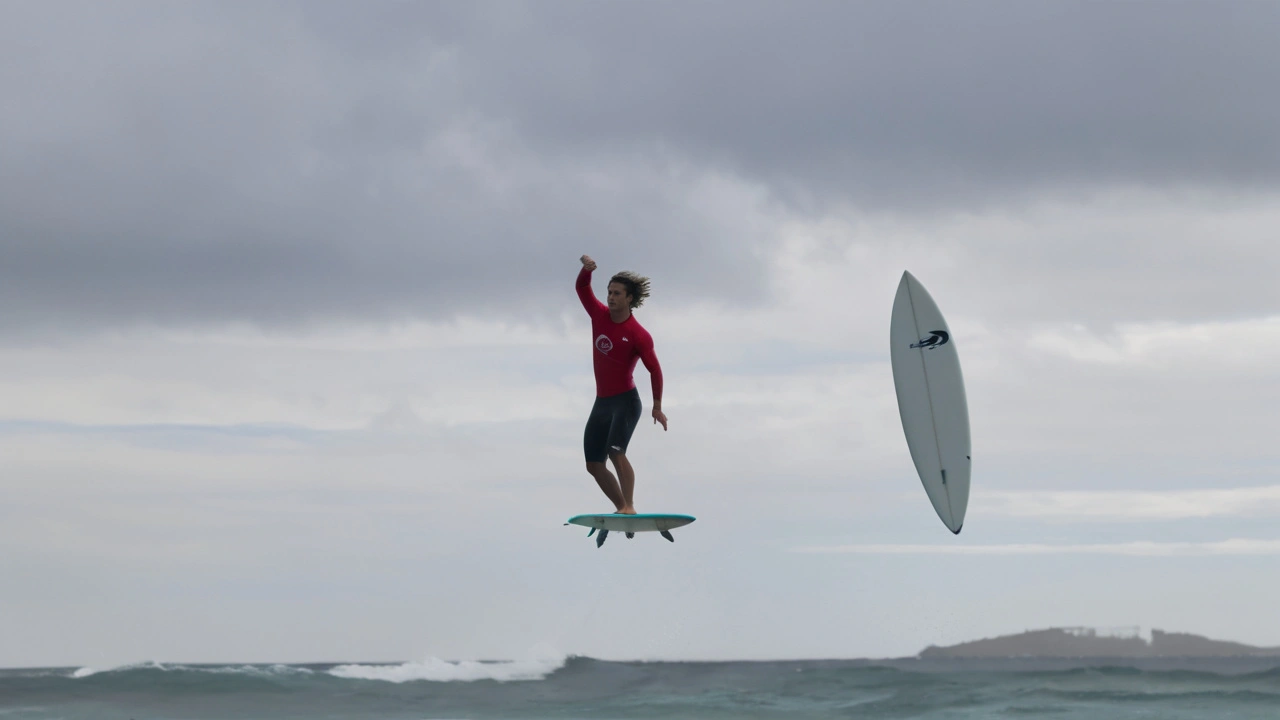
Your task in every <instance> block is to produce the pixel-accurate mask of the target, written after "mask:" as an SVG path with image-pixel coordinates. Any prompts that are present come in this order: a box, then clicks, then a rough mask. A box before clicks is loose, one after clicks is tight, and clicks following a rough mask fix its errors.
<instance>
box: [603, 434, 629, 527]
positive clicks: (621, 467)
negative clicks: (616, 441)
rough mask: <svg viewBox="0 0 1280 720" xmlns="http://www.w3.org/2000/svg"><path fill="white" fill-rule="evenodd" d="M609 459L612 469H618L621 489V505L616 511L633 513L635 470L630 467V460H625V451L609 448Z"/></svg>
mask: <svg viewBox="0 0 1280 720" xmlns="http://www.w3.org/2000/svg"><path fill="white" fill-rule="evenodd" d="M609 459H610V460H612V461H613V469H614V470H617V471H618V486H619V489H620V490H621V491H622V505H621V506H620V507H619V508H618V512H620V513H622V514H623V515H635V514H636V508H635V506H634V505H633V504H632V503H633V497H634V495H635V491H636V472H635V470H632V469H631V462H630V461H629V460H627V454H626V453H623V452H618V451H616V450H612V449H610V451H609ZM605 472H608V471H607V470H606V471H605Z"/></svg>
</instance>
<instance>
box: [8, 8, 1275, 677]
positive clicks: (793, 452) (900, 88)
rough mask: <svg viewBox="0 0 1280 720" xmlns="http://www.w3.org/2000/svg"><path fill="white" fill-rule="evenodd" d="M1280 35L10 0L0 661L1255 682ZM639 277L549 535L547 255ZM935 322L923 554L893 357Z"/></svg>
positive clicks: (555, 419)
mask: <svg viewBox="0 0 1280 720" xmlns="http://www.w3.org/2000/svg"><path fill="white" fill-rule="evenodd" d="M1278 29H1280V6H1278V5H1276V4H1273V3H1261V2H1202V3H1195V2H1091V3H1083V2H1048V1H1045V2H1034V3H1028V2H1021V1H1018V2H1013V1H1009V2H919V3H911V4H904V3H895V2H858V3H852V2H834V1H832V2H823V1H819V0H805V2H799V3H776V2H754V1H751V0H734V1H733V2H727V1H726V2H713V1H710V0H701V1H694V2H688V1H682V2H665V1H662V0H654V1H653V2H646V3H595V2H586V1H581V2H567V1H562V0H540V1H539V2H516V1H515V0H509V1H504V2H466V3H462V2H456V3H444V2H438V3H410V2H390V1H385V0H384V1H381V2H368V3H361V4H358V5H357V4H352V3H342V2H329V1H327V0H307V1H306V2H261V3H214V2H158V1H156V2H134V1H132V0H119V1H118V2H113V3H109V4H104V3H97V2H87V1H86V2H80V1H77V0H60V1H59V2H34V1H25V0H14V1H11V2H5V3H2V4H0V109H2V111H0V307H3V312H0V500H2V502H0V577H3V578H4V582H3V586H2V588H3V589H2V591H0V666H6V667H20V666H54V665H56V666H80V667H92V668H98V669H101V668H107V667H115V666H120V665H123V664H128V663H136V662H145V661H156V662H326V661H332V662H354V661H370V662H376V661H386V662H419V663H420V662H426V661H429V660H432V659H443V660H449V661H458V660H472V659H513V660H519V659H523V658H529V657H544V656H547V655H553V656H560V657H563V656H567V655H589V656H592V657H596V658H603V659H769V658H855V657H899V656H909V655H914V654H915V653H917V652H919V651H920V650H922V649H923V648H925V647H926V646H928V645H946V644H953V643H958V642H963V641H968V640H974V639H978V638H983V637H993V636H996V635H1002V634H1009V633H1016V632H1021V631H1024V630H1029V629H1038V628H1045V627H1057V626H1094V627H1099V628H1114V627H1129V626H1139V627H1142V628H1144V629H1145V631H1147V632H1149V630H1150V628H1159V629H1163V630H1167V631H1177V632H1192V633H1197V634H1203V635H1207V636H1209V637H1214V638H1218V639H1224V640H1235V641H1240V642H1247V643H1251V644H1256V645H1265V646H1280V625H1277V623H1276V622H1275V610H1274V608H1275V603H1276V599H1277V598H1278V597H1280V572H1277V570H1280V529H1278V528H1277V520H1280V451H1277V449H1276V447H1277V446H1276V443H1275V431H1276V428H1277V415H1276V407H1277V406H1280V376H1278V375H1277V371H1276V368H1277V367H1280V286H1278V285H1277V284H1276V282H1275V278H1276V277H1280V243H1277V239H1278V235H1280V135H1278V134H1277V133H1276V132H1275V128H1276V127H1280V96H1278V95H1277V94H1276V93H1274V92H1271V91H1270V89H1271V88H1274V87H1276V86H1278V85H1280V46H1277V44H1276V43H1275V42H1274V38H1275V36H1276V32H1277V30H1278ZM583 254H588V255H590V256H592V257H593V258H594V259H595V260H596V261H597V262H598V263H599V265H600V271H598V272H597V277H596V278H595V284H594V289H595V291H596V293H597V294H598V295H600V296H603V292H604V287H603V282H604V280H606V279H607V277H608V275H609V274H611V273H612V272H615V271H618V270H623V269H628V270H633V271H636V272H639V273H641V274H643V275H646V276H649V277H651V278H652V287H653V290H652V295H651V297H650V298H649V299H648V300H647V301H646V302H645V304H644V305H643V307H641V308H640V309H638V310H637V311H636V317H637V319H638V320H640V322H641V323H642V324H643V325H644V326H645V327H646V328H647V329H648V330H649V331H650V332H651V334H652V335H653V337H654V339H655V348H656V352H657V355H658V358H659V360H660V362H661V364H662V368H663V373H664V376H665V390H664V395H663V410H664V411H665V413H666V415H667V417H668V418H669V429H668V430H667V431H666V432H664V431H662V429H661V427H660V426H656V425H654V424H653V423H652V422H651V421H650V420H649V419H648V413H649V409H650V408H651V398H650V394H649V389H650V386H649V376H648V374H647V372H646V371H645V370H644V369H643V367H642V366H641V367H638V368H637V370H636V375H635V379H636V383H637V385H638V387H639V388H640V391H641V397H642V399H643V401H644V405H645V411H644V412H645V415H644V416H643V417H642V421H641V423H640V425H639V427H638V428H637V430H636V432H635V436H634V437H633V439H632V442H631V446H630V448H629V451H628V456H629V457H630V459H631V462H632V464H633V465H634V466H635V468H636V473H637V481H636V506H637V508H638V509H639V510H640V511H642V512H645V511H648V512H680V513H688V514H691V515H694V516H696V517H697V518H698V520H697V522H695V523H694V524H692V525H690V526H688V527H686V528H682V529H680V530H678V531H676V533H675V537H676V542H675V543H674V544H671V543H667V542H665V541H663V540H662V539H660V538H658V537H656V536H655V535H651V534H650V535H640V536H638V537H636V538H635V539H633V540H627V539H625V538H622V537H611V538H610V539H609V541H608V542H607V543H606V544H605V545H604V546H603V547H602V548H599V549H597V548H596V546H595V544H594V539H588V538H587V537H586V536H585V534H586V533H585V531H584V530H583V529H582V528H578V527H576V526H573V527H565V526H564V524H563V523H564V520H565V519H567V518H568V517H570V516H572V515H576V514H579V513H584V512H603V511H608V510H609V509H611V508H610V505H609V503H608V501H607V500H606V499H605V498H604V496H603V495H602V494H601V493H600V491H599V490H598V489H597V488H596V486H595V483H594V482H593V481H592V479H591V477H590V476H589V475H588V474H587V473H586V471H585V469H584V466H583V457H582V430H583V425H584V423H585V420H586V417H587V414H588V412H589V410H590V407H591V403H592V401H593V398H594V393H595V391H594V381H593V378H592V370H591V353H592V352H593V349H592V344H591V335H590V325H589V322H588V319H587V317H586V314H585V312H584V311H583V309H582V307H581V305H580V304H579V303H578V300H577V297H576V295H575V294H574V290H573V282H574V278H575V277H576V274H577V272H578V270H579V268H580V263H579V257H580V256H581V255H583ZM904 271H910V272H911V273H912V274H913V275H914V276H915V277H916V278H918V279H919V280H920V282H921V283H922V284H923V285H924V286H925V287H926V288H928V290H929V292H930V293H931V295H932V296H933V298H934V299H935V300H936V301H937V302H938V305H939V307H940V308H941V309H942V312H943V313H944V315H945V316H946V318H947V322H948V324H949V325H950V327H951V330H952V333H953V342H955V346H956V350H957V353H958V354H959V357H960V362H961V366H962V370H963V373H964V379H965V387H966V393H967V397H968V404H969V414H970V422H971V428H972V429H971V433H972V445H973V474H972V485H971V494H970V502H969V508H968V512H967V516H966V521H965V525H964V530H963V532H962V533H961V534H960V535H958V536H956V535H952V534H951V533H950V532H949V531H948V530H947V529H946V528H945V527H944V526H943V524H942V523H941V522H940V521H939V519H938V518H937V516H936V514H935V513H934V511H933V509H932V507H931V505H930V504H929V501H928V498H927V497H926V495H925V493H924V490H923V488H922V486H921V484H920V481H919V478H918V477H917V476H916V474H915V469H914V467H913V465H912V463H911V459H910V455H909V453H908V450H907V446H906V442H905V439H904V437H903V434H902V426H901V423H900V420H899V417H898V410H897V404H896V398H895V395H894V388H893V378H892V374H891V372H890V366H889V347H888V336H889V316H890V309H891V307H892V302H893V297H894V292H895V290H896V287H897V284H898V282H899V280H900V278H901V277H902V273H903V272H904Z"/></svg>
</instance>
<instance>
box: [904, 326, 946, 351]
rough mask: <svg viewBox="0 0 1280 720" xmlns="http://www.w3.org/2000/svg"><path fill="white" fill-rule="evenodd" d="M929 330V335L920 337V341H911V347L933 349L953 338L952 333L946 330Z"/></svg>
mask: <svg viewBox="0 0 1280 720" xmlns="http://www.w3.org/2000/svg"><path fill="white" fill-rule="evenodd" d="M929 332H930V335H929V337H927V338H920V342H917V343H911V347H913V348H921V349H928V350H933V349H935V348H938V347H941V346H943V345H946V344H947V342H948V341H950V340H951V335H949V334H948V333H947V331H946V330H930V331H929Z"/></svg>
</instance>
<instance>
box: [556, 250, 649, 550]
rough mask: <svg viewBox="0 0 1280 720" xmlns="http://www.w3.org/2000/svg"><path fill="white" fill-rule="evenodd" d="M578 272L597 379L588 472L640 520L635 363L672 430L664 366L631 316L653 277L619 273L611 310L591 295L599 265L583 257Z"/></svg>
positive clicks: (620, 508)
mask: <svg viewBox="0 0 1280 720" xmlns="http://www.w3.org/2000/svg"><path fill="white" fill-rule="evenodd" d="M581 259H582V270H581V271H579V272H578V282H577V290H578V299H579V300H581V301H582V307H584V308H586V310H587V314H588V315H590V316H591V336H592V337H593V338H595V340H594V349H593V350H592V357H593V358H594V360H593V366H594V368H595V376H596V401H595V405H593V406H592V407H591V415H590V416H589V417H588V418H587V427H586V429H585V430H584V432H583V436H582V449H583V452H584V454H585V455H586V459H587V472H589V473H591V477H593V478H595V479H596V483H597V484H598V485H599V486H600V489H601V490H603V491H604V494H605V495H606V496H608V498H609V500H610V501H612V502H613V505H614V508H616V510H617V512H618V513H619V514H623V515H635V514H636V509H635V507H634V505H633V504H632V494H633V492H634V491H635V484H636V474H635V471H634V470H632V468H631V463H630V462H629V461H628V460H627V444H628V443H629V442H630V441H631V434H632V433H633V432H634V431H635V429H636V423H637V422H639V421H640V414H641V412H642V410H643V408H642V407H641V402H640V392H639V391H638V390H637V389H636V383H635V380H634V379H633V377H632V373H633V372H634V371H635V367H636V360H641V361H643V362H644V366H645V369H647V370H648V371H649V380H650V383H651V384H652V388H653V421H654V423H661V424H662V429H663V430H664V431H665V430H666V429H667V416H666V415H664V414H663V412H662V367H661V366H660V365H658V356H657V355H655V354H654V352H653V337H652V336H650V335H649V331H647V330H645V329H644V328H643V327H641V326H640V323H639V321H637V320H636V318H635V316H634V315H632V314H631V311H632V310H633V309H635V308H638V307H640V305H641V304H642V303H643V302H644V299H645V298H646V297H648V296H649V278H646V277H641V276H639V275H636V274H635V273H632V272H620V273H618V274H617V275H614V276H613V277H612V278H610V279H609V286H608V297H607V299H608V305H605V304H604V303H601V302H600V301H599V300H597V299H596V296H595V293H594V292H592V290H591V273H592V272H594V271H595V269H596V263H595V261H594V260H592V259H591V258H590V257H589V256H587V255H583V256H582V258H581ZM606 457H607V458H608V459H609V460H612V461H613V468H614V470H616V471H617V473H618V476H617V478H614V476H613V473H611V472H609V467H608V466H607V465H605V458H606ZM628 535H630V533H628Z"/></svg>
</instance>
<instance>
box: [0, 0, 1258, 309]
mask: <svg viewBox="0 0 1280 720" xmlns="http://www.w3.org/2000/svg"><path fill="white" fill-rule="evenodd" d="M1278 21H1280V7H1277V6H1274V5H1268V4H1261V3H1257V4H1219V3H1205V4H1183V3H1158V4H1157V3H1153V4H1137V3H1127V4H1118V3H1117V4H1102V3H1063V4H1050V3H1002V4H970V5H963V4H959V3H936V4H901V3H879V4H853V3H835V2H829V3H818V2H811V3H746V2H734V3H727V2H725V3H711V2H703V3H662V2H647V3H587V2H583V3H551V2H538V3H513V2H503V3H448V4H447V3H361V4H356V3H320V2H308V3H297V4H292V3H275V4H225V3H219V4H215V3H208V4H200V3H177V2H173V3H160V2H157V3H152V4H137V3H110V4H99V3H70V2H65V3H56V4H55V3H11V4H7V5H5V6H4V8H3V9H2V10H0V102H3V112H2V113H0V302H2V303H3V305H4V307H5V308H6V312H5V314H4V322H5V323H6V324H7V325H9V326H11V327H12V326H14V325H15V324H20V323H25V322H58V323H62V322H90V323H99V322H108V323H114V322H122V321H124V322H128V321H133V320H152V321H161V322H188V321H203V320H228V319H230V320H237V319H249V320H253V321H257V322H264V323H287V322H297V321H303V320H307V319H313V318H326V317H334V316H349V317H402V316H423V315H435V316H447V315H453V314H457V313H460V312H470V311H483V310H493V309H496V308H505V309H507V310H509V311H517V312H521V313H529V312H536V310H531V309H530V308H531V307H532V308H537V307H543V306H547V305H548V304H555V303H558V302H563V301H564V299H565V296H566V295H567V294H568V293H567V291H566V287H567V284H568V283H569V282H570V281H571V279H572V275H573V272H574V268H575V262H576V258H577V256H578V255H579V254H580V253H582V252H589V253H592V254H594V255H596V256H597V257H598V258H599V259H600V260H601V262H602V264H603V265H604V266H605V268H606V269H611V268H614V267H623V266H628V267H633V268H635V269H638V270H641V271H645V272H649V273H650V274H653V275H656V276H659V277H660V278H661V279H662V283H663V285H665V287H666V288H670V289H674V290H675V292H682V293H689V292H711V293H719V292H724V291H726V290H732V291H734V292H737V293H745V294H748V295H750V294H751V293H754V292H758V291H759V287H760V282H761V278H762V271H761V268H760V266H759V264H758V262H759V261H758V260H757V259H756V258H757V256H756V255H755V254H753V253H752V252H750V250H751V249H754V247H756V246H757V243H758V242H759V241H760V238H758V237H756V236H754V235H753V234H752V231H751V230H752V228H751V227H750V223H749V222H737V223H736V224H735V223H734V222H733V221H732V220H719V219H717V218H720V217H723V218H731V215H732V214H731V213H725V212H723V211H719V212H717V211H715V210H714V209H708V208H707V207H705V206H706V205H707V204H708V202H709V199H708V198H707V197H704V196H699V195H697V194H695V193H693V192H692V189H693V188H695V187H697V180H698V178H699V175H698V173H697V172H696V171H697V169H699V168H702V169H706V170H719V171H723V172H728V173H732V174H734V175H736V176H738V177H741V178H742V179H744V180H746V181H747V182H748V183H758V184H760V185H762V186H765V187H768V188H770V189H771V190H772V191H773V192H775V193H776V194H777V196H778V197H782V198H786V199H789V200H791V201H793V202H795V203H797V204H796V205H795V206H794V207H796V208H799V209H801V210H803V209H805V208H810V209H812V208H813V207H815V206H813V205H804V204H799V203H801V201H807V202H817V203H823V202H826V201H831V200H838V201H842V202H850V203H853V204H855V205H861V206H865V207H875V208H884V207H889V208H898V209H907V210H913V209H914V210H928V209H930V208H934V207H955V206H962V205H964V204H966V203H982V202H991V201H993V200H999V199H1001V198H1006V197H1007V196H1008V195H1009V194H1010V193H1018V192H1028V191H1029V192H1050V191H1053V190H1054V189H1058V188H1076V187H1088V186H1091V185H1093V184H1096V183H1100V182H1101V183H1105V182H1135V183H1141V184H1148V185H1150V184H1154V185H1161V184H1166V183H1168V184H1181V183H1191V184H1208V185H1221V186H1227V187H1235V186H1254V187H1267V186H1270V185H1271V184H1272V183H1274V181H1275V180H1276V179H1277V176H1278V173H1277V167H1278V166H1280V163H1278V161H1277V156H1278V152H1277V148H1278V141H1277V140H1276V137H1275V133H1274V131H1273V128H1274V127H1277V126H1280V112H1278V111H1277V107H1278V104H1280V101H1277V99H1276V97H1275V95H1274V94H1273V93H1271V92H1269V91H1268V89H1269V88H1270V87H1272V86H1274V85H1275V84H1276V83H1275V80H1276V79H1277V78H1276V77H1275V76H1276V68H1277V62H1276V60H1277V54H1278V53H1277V51H1276V50H1275V44H1274V42H1273V38H1274V37H1275V36H1276V32H1275V31H1276V30H1277V29H1278V28H1280V24H1278ZM681 178H683V179H681Z"/></svg>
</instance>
